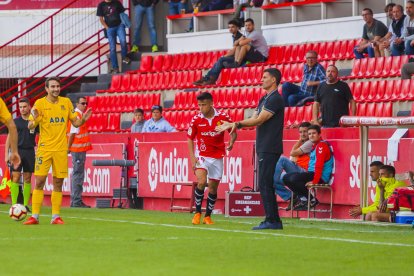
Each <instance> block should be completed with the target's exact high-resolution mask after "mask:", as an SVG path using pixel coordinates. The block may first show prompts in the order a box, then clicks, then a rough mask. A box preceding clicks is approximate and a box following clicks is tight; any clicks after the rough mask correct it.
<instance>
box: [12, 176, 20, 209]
mask: <svg viewBox="0 0 414 276" xmlns="http://www.w3.org/2000/svg"><path fill="white" fill-rule="evenodd" d="M10 193H11V199H12V205H14V204H16V203H17V198H18V197H19V184H18V183H16V182H12V181H10Z"/></svg>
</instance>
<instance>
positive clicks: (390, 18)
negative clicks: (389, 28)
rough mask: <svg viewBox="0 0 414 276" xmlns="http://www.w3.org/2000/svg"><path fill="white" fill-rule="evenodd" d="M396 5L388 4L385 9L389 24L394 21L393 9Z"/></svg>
mask: <svg viewBox="0 0 414 276" xmlns="http://www.w3.org/2000/svg"><path fill="white" fill-rule="evenodd" d="M395 5H396V4H395V3H388V4H387V5H386V6H385V8H384V12H385V15H386V16H387V24H389V23H391V21H393V20H394V13H393V8H394V7H395Z"/></svg>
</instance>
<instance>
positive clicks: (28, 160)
mask: <svg viewBox="0 0 414 276" xmlns="http://www.w3.org/2000/svg"><path fill="white" fill-rule="evenodd" d="M19 155H20V160H21V162H20V165H19V167H18V168H17V169H13V166H12V167H11V171H12V172H13V171H14V172H22V169H23V172H29V173H33V172H34V166H35V150H34V149H19Z"/></svg>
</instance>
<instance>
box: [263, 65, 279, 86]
mask: <svg viewBox="0 0 414 276" xmlns="http://www.w3.org/2000/svg"><path fill="white" fill-rule="evenodd" d="M266 72H267V73H269V74H270V75H272V77H275V78H276V85H279V83H280V80H281V79H282V73H280V71H279V69H277V68H267V69H265V70H264V71H263V73H266Z"/></svg>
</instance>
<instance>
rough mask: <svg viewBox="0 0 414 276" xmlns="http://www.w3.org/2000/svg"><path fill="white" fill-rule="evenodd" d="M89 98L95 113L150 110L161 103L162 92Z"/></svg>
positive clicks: (90, 105)
mask: <svg viewBox="0 0 414 276" xmlns="http://www.w3.org/2000/svg"><path fill="white" fill-rule="evenodd" d="M87 100H88V104H89V107H90V108H92V110H93V112H94V113H106V112H133V111H134V109H136V108H142V109H144V110H150V109H151V107H152V106H153V105H160V103H161V94H134V95H129V94H123V95H116V96H96V97H88V99H87Z"/></svg>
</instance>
